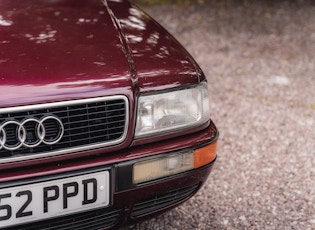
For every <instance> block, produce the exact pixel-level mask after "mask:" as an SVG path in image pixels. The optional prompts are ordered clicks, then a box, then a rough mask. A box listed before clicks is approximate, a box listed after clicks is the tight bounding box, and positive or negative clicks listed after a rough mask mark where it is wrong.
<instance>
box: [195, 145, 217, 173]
mask: <svg viewBox="0 0 315 230" xmlns="http://www.w3.org/2000/svg"><path fill="white" fill-rule="evenodd" d="M216 155H217V141H215V142H213V143H211V144H210V145H207V146H205V147H202V148H200V149H196V150H195V151H194V168H199V167H202V166H204V165H207V164H209V163H211V162H212V161H213V160H214V159H215V158H216Z"/></svg>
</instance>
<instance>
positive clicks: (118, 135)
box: [0, 96, 129, 162]
mask: <svg viewBox="0 0 315 230" xmlns="http://www.w3.org/2000/svg"><path fill="white" fill-rule="evenodd" d="M128 112H129V105H128V100H127V98H126V97H125V96H113V97H101V98H94V99H83V100H76V101H66V102H57V103H47V104H40V105H34V106H21V107H12V108H4V109H0V125H1V124H4V123H5V122H7V121H13V120H14V121H17V122H19V123H21V122H23V121H24V120H25V119H29V118H35V119H43V118H44V117H46V116H48V115H49V116H55V117H57V118H58V119H60V120H61V121H62V124H63V126H64V134H63V136H62V139H61V140H60V141H59V142H58V143H56V144H53V145H45V144H40V145H39V146H37V147H34V148H26V147H21V148H19V149H17V150H13V151H10V150H6V149H4V148H0V162H6V161H14V160H23V159H32V158H34V157H41V156H47V155H48V156H51V155H56V154H64V153H70V152H73V151H81V150H88V149H92V148H98V147H105V146H109V145H114V144H119V143H121V142H122V141H123V140H124V139H125V137H126V132H127V127H128V119H129V114H128ZM45 125H46V126H47V127H46V133H47V136H48V137H51V138H52V137H53V136H54V133H56V132H57V129H58V127H57V126H56V125H55V124H54V123H53V122H52V123H49V122H46V124H45ZM9 128H10V131H8V134H7V139H8V140H7V141H8V142H11V143H14V142H15V141H16V140H17V134H16V133H17V131H16V130H15V129H17V128H14V127H9ZM0 134H1V133H0ZM30 135H31V133H30ZM49 135H50V136H49ZM0 138H1V136H0Z"/></svg>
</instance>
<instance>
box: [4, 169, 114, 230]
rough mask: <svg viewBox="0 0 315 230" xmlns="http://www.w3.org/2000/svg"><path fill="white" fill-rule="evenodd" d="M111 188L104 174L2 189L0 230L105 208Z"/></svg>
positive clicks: (106, 175) (106, 173)
mask: <svg viewBox="0 0 315 230" xmlns="http://www.w3.org/2000/svg"><path fill="white" fill-rule="evenodd" d="M109 185H110V182H109V172H108V171H102V172H97V173H90V174H85V175H80V176H74V177H69V178H62V179H56V180H51V181H45V182H38V183H33V184H27V185H21V186H16V187H9V188H4V189H0V228H2V227H8V226H13V225H18V224H22V223H29V222H32V221H39V220H44V219H48V218H51V217H58V216H64V215H69V214H71V213H75V212H81V211H86V210H90V209H94V208H99V207H106V206H108V205H109V203H110V202H109V201H110V186H109Z"/></svg>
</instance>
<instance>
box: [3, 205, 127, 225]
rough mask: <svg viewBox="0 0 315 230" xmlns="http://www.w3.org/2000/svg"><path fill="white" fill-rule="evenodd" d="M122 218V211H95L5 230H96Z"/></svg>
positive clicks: (118, 209) (119, 209) (117, 209)
mask: <svg viewBox="0 0 315 230" xmlns="http://www.w3.org/2000/svg"><path fill="white" fill-rule="evenodd" d="M120 217H122V209H121V208H115V209H99V210H95V211H90V212H85V213H80V214H75V215H70V216H64V217H60V218H56V219H50V220H45V221H40V222H35V223H31V224H27V225H22V226H14V227H10V228H7V230H38V229H45V230H70V229H73V230H97V229H104V228H109V227H112V226H113V225H115V224H116V223H117V222H118V221H119V219H120Z"/></svg>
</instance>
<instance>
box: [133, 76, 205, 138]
mask: <svg viewBox="0 0 315 230" xmlns="http://www.w3.org/2000/svg"><path fill="white" fill-rule="evenodd" d="M209 119H210V110H209V96H208V87H207V83H206V82H202V83H200V84H198V85H194V86H190V87H186V88H183V89H178V90H174V91H167V92H159V93H156V94H149V95H141V96H140V97H139V101H138V112H137V124H136V131H135V138H142V137H149V136H156V135H161V134H165V133H173V132H176V131H179V130H183V129H188V128H192V127H196V126H198V125H201V124H204V123H206V122H207V121H209Z"/></svg>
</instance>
